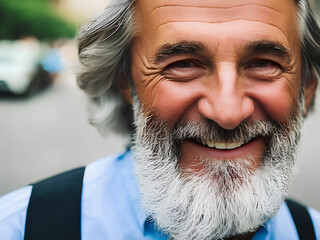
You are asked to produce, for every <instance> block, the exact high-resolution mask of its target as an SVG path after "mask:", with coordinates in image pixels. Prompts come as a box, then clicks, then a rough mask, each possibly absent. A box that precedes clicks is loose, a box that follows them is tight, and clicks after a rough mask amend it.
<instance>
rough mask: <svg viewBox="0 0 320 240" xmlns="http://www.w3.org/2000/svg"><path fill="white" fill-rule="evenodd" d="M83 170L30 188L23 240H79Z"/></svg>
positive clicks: (60, 175)
mask: <svg viewBox="0 0 320 240" xmlns="http://www.w3.org/2000/svg"><path fill="white" fill-rule="evenodd" d="M84 169H85V168H84V167H83V168H78V169H74V170H71V171H69V172H66V173H62V174H59V175H57V176H54V177H52V178H49V179H46V180H44V181H41V182H39V183H36V184H34V185H33V189H32V193H31V197H30V202H29V206H28V211H27V219H26V228H25V238H24V239H25V240H80V239H81V226H80V223H81V222H80V221H81V191H82V179H83V174H84Z"/></svg>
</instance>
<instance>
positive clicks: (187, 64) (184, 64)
mask: <svg viewBox="0 0 320 240" xmlns="http://www.w3.org/2000/svg"><path fill="white" fill-rule="evenodd" d="M195 66H196V65H195V63H194V62H192V61H190V60H182V61H178V62H174V63H172V64H170V65H169V66H168V67H167V68H191V67H195Z"/></svg>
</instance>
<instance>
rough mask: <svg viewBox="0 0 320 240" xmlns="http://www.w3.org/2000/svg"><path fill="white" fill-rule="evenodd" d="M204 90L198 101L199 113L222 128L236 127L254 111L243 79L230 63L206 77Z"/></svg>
mask: <svg viewBox="0 0 320 240" xmlns="http://www.w3.org/2000/svg"><path fill="white" fill-rule="evenodd" d="M204 92H205V93H204V95H203V97H202V98H201V99H199V101H198V110H199V112H200V114H201V115H203V116H204V117H205V118H207V119H210V120H212V121H214V122H216V123H217V124H219V125H220V126H221V127H222V128H224V129H228V130H231V129H234V128H236V127H237V126H238V125H239V124H240V123H241V122H243V121H245V120H246V119H249V118H250V117H251V116H252V115H253V113H254V102H253V100H252V99H251V98H250V97H249V96H248V95H247V94H246V89H245V83H244V80H241V79H240V78H239V76H238V74H237V70H236V67H233V66H230V64H229V65H228V64H226V65H222V66H220V67H219V68H218V69H217V72H216V73H214V74H213V77H212V78H210V79H207V81H206V84H205V90H204Z"/></svg>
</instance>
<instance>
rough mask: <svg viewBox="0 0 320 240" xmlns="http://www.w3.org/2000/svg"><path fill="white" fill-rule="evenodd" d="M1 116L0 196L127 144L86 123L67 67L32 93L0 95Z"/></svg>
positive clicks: (82, 102)
mask: <svg viewBox="0 0 320 240" xmlns="http://www.w3.org/2000/svg"><path fill="white" fill-rule="evenodd" d="M74 50H75V49H74ZM0 116H1V118H0V126H1V134H0V152H1V158H0V161H1V168H0V195H2V194H4V193H7V192H9V191H12V190H14V189H16V188H18V187H22V186H24V185H26V184H29V183H32V182H34V181H36V180H39V179H42V178H44V177H47V176H50V175H53V174H56V173H59V172H61V171H63V170H66V169H71V168H74V167H77V166H82V165H85V164H87V163H89V162H91V161H94V160H97V159H98V158H101V157H104V156H106V155H109V154H111V153H114V152H118V151H121V150H122V149H124V148H125V143H126V141H125V140H124V139H123V138H120V137H118V136H113V135H110V137H109V138H108V139H104V138H103V137H102V136H100V135H99V133H98V131H97V130H96V129H95V128H94V127H92V126H91V125H89V123H88V121H87V116H86V97H85V95H84V94H83V93H82V91H81V90H80V89H78V87H77V86H76V81H75V77H74V75H73V74H72V72H71V70H70V68H68V69H67V70H66V71H64V72H63V73H62V75H61V76H60V77H59V78H58V79H56V81H55V82H54V84H53V86H51V87H49V88H48V89H45V90H43V91H41V92H39V93H36V94H35V95H33V96H30V97H27V98H23V97H14V96H2V97H0Z"/></svg>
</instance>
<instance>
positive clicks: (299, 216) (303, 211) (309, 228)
mask: <svg viewBox="0 0 320 240" xmlns="http://www.w3.org/2000/svg"><path fill="white" fill-rule="evenodd" d="M286 203H287V206H288V208H289V210H290V213H291V215H292V218H293V221H294V224H295V225H296V228H297V231H298V235H299V238H300V240H316V235H315V231H314V227H313V224H312V220H311V217H310V214H309V212H308V210H307V208H306V207H305V206H303V205H301V204H300V203H297V202H295V201H293V200H291V199H287V200H286Z"/></svg>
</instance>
